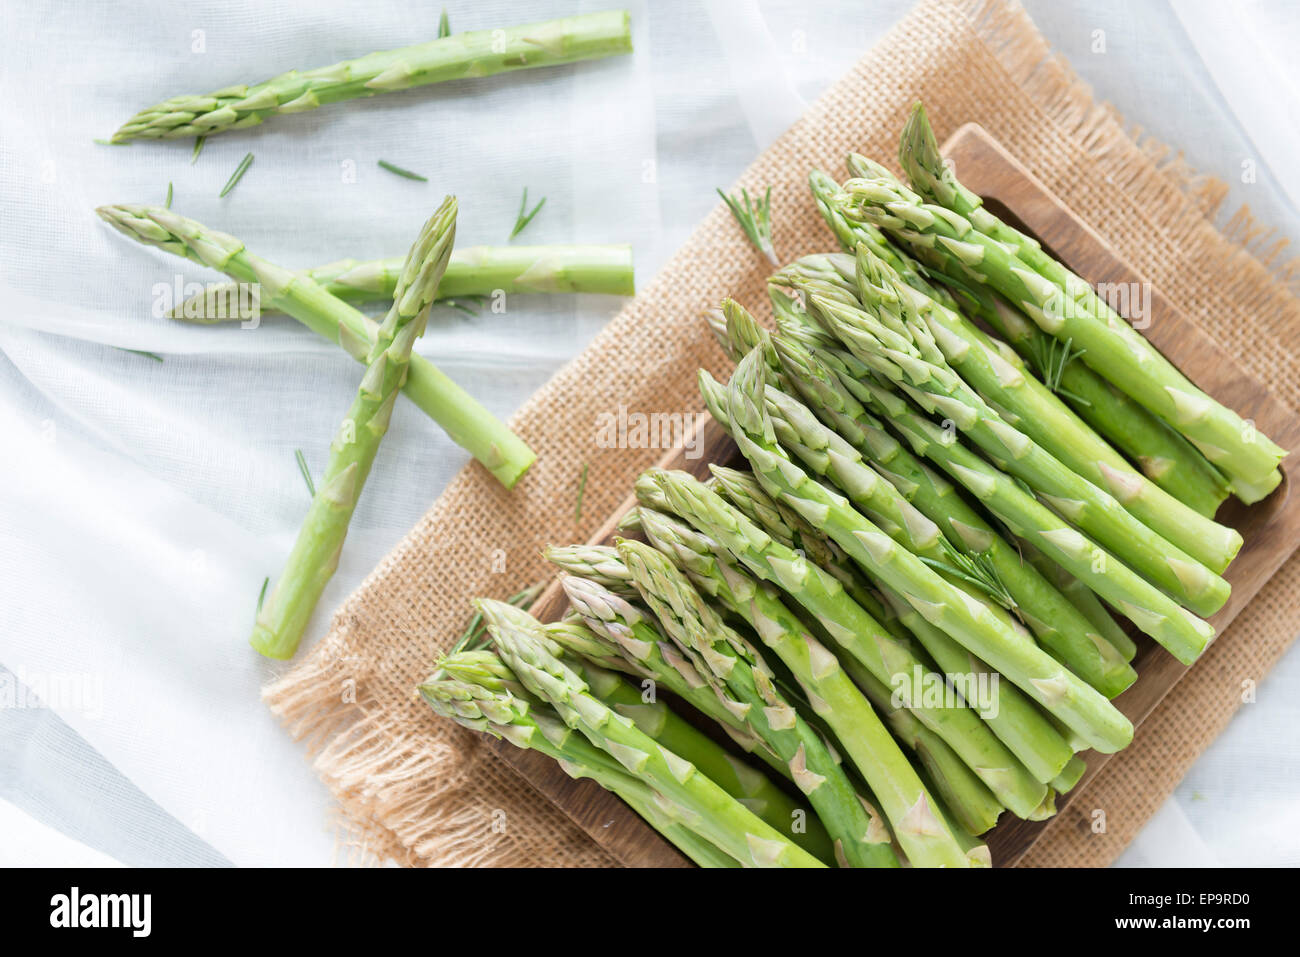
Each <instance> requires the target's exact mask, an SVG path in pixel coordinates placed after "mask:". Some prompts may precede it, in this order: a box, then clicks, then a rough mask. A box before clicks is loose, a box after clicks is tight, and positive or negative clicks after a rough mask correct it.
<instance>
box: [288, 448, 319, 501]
mask: <svg viewBox="0 0 1300 957" xmlns="http://www.w3.org/2000/svg"><path fill="white" fill-rule="evenodd" d="M293 454H294V457H295V458H297V459H298V471H300V472H302V480H303V481H304V482H306V483H307V491H308V492H311V497H312V498H315V497H316V483H315V482H313V481H312V480H311V469H309V468H307V457H306V456H305V455H303V454H302V449H294V450H293Z"/></svg>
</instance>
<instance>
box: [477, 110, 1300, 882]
mask: <svg viewBox="0 0 1300 957" xmlns="http://www.w3.org/2000/svg"><path fill="white" fill-rule="evenodd" d="M943 152H944V154H945V155H946V156H947V157H948V158H949V160H950V161H951V162H952V163H953V164H954V166H955V168H956V169H957V170H958V171H959V175H960V177H961V180H962V183H963V184H964V185H966V186H967V187H968V188H970V189H971V190H973V191H974V192H976V193H978V194H980V195H981V196H983V197H984V198H985V201H986V203H987V204H988V205H989V208H990V209H991V210H992V211H993V212H995V213H997V214H998V215H1000V216H1003V217H1004V218H1005V219H1007V220H1008V221H1009V222H1012V223H1014V224H1015V225H1017V226H1020V227H1021V228H1023V229H1024V230H1025V231H1026V232H1028V233H1031V234H1032V235H1034V236H1036V237H1037V238H1038V239H1039V241H1041V242H1042V243H1043V245H1044V246H1045V247H1046V248H1048V249H1049V250H1050V251H1051V252H1052V253H1053V254H1055V255H1056V257H1057V258H1058V259H1060V260H1061V261H1062V262H1064V263H1065V264H1067V265H1068V266H1069V267H1070V268H1071V269H1072V270H1073V271H1074V272H1076V273H1078V274H1079V275H1080V276H1082V277H1083V278H1084V279H1086V280H1088V282H1090V283H1093V284H1098V283H1103V282H1109V283H1141V282H1143V280H1142V278H1141V276H1139V275H1138V274H1137V273H1136V272H1135V271H1134V270H1133V269H1132V268H1131V267H1130V266H1129V265H1128V264H1127V263H1125V262H1124V261H1123V259H1121V258H1120V256H1119V254H1118V253H1116V252H1115V250H1114V249H1113V248H1112V247H1111V246H1110V245H1109V244H1108V243H1107V242H1106V241H1105V240H1104V239H1102V237H1101V236H1100V235H1099V234H1098V233H1097V232H1096V231H1095V230H1094V229H1093V228H1092V227H1091V226H1089V225H1088V224H1087V223H1086V222H1084V221H1083V220H1082V219H1080V218H1079V216H1078V215H1076V214H1075V213H1074V212H1073V211H1071V210H1070V208H1069V206H1068V205H1067V204H1066V203H1065V202H1064V201H1063V200H1062V198H1060V197H1058V196H1056V195H1054V194H1053V193H1052V192H1050V191H1049V190H1048V189H1047V188H1046V187H1045V186H1044V185H1043V184H1042V183H1041V182H1039V181H1038V180H1037V179H1036V178H1035V177H1034V175H1033V173H1032V172H1030V171H1029V170H1028V169H1026V168H1025V167H1024V166H1022V165H1021V164H1020V163H1019V162H1018V161H1017V160H1016V159H1015V158H1014V157H1013V156H1011V155H1010V154H1009V153H1007V151H1006V150H1004V149H1003V148H1002V147H1001V146H1000V145H998V143H997V142H996V141H995V140H994V139H993V138H992V137H991V136H990V135H989V134H988V133H987V132H985V130H984V129H983V128H982V127H980V126H978V125H976V124H973V123H972V124H967V125H966V126H963V127H962V128H961V129H959V130H957V132H956V133H954V134H953V136H952V137H951V138H950V139H949V140H948V142H947V143H946V144H945V145H944V150H943ZM705 305H707V304H704V303H701V307H704V306H705ZM1142 332H1143V334H1144V335H1145V336H1146V337H1147V338H1148V339H1149V340H1151V342H1152V343H1153V344H1154V345H1155V346H1156V347H1157V348H1158V349H1159V350H1160V351H1161V352H1162V353H1164V355H1165V356H1166V357H1167V358H1168V359H1169V360H1170V361H1172V362H1173V363H1174V365H1176V366H1178V368H1179V369H1181V370H1182V372H1183V373H1184V374H1185V375H1186V376H1187V377H1188V378H1189V379H1191V380H1192V381H1193V382H1195V383H1196V384H1197V385H1198V386H1200V388H1201V389H1203V390H1204V391H1205V392H1207V393H1209V394H1210V395H1212V396H1214V397H1215V398H1216V399H1218V400H1219V401H1220V402H1222V403H1223V404H1224V405H1227V406H1229V407H1230V408H1232V409H1234V410H1236V411H1237V412H1238V413H1239V414H1240V415H1241V416H1243V417H1244V418H1247V419H1251V420H1253V421H1254V423H1255V425H1256V427H1257V428H1258V429H1259V430H1260V431H1261V432H1263V433H1264V434H1266V435H1268V436H1269V437H1270V438H1272V439H1273V440H1274V441H1275V442H1277V443H1278V444H1279V445H1281V446H1282V447H1283V448H1285V449H1287V450H1288V451H1289V452H1291V455H1290V456H1289V457H1288V458H1287V460H1286V462H1285V464H1284V469H1283V472H1284V479H1283V482H1282V484H1281V485H1280V486H1279V487H1278V488H1277V490H1276V491H1274V493H1273V494H1272V495H1270V496H1269V497H1268V498H1267V499H1265V500H1264V501H1262V502H1259V503H1256V504H1255V505H1252V506H1249V507H1247V506H1243V505H1241V503H1239V502H1237V501H1236V500H1235V499H1234V500H1230V501H1229V502H1227V503H1225V504H1224V506H1223V508H1222V509H1220V511H1219V515H1218V519H1219V521H1221V522H1224V523H1225V524H1228V525H1231V526H1233V527H1234V528H1236V529H1237V530H1238V531H1240V532H1241V535H1242V538H1243V539H1244V542H1245V544H1244V545H1243V546H1242V549H1241V552H1240V553H1239V554H1238V555H1237V558H1236V559H1235V560H1234V561H1233V563H1232V564H1231V565H1230V566H1229V568H1228V570H1227V572H1226V573H1225V575H1224V577H1225V578H1226V579H1227V580H1228V582H1229V583H1230V584H1231V585H1232V595H1231V597H1230V598H1229V599H1228V602H1227V604H1226V605H1224V607H1223V608H1222V609H1220V611H1219V612H1218V613H1217V614H1216V615H1214V616H1213V617H1212V618H1211V619H1210V622H1211V623H1212V624H1213V625H1214V626H1215V628H1216V630H1217V631H1218V633H1219V635H1220V636H1221V637H1220V638H1219V639H1217V640H1220V641H1231V640H1232V634H1231V632H1229V633H1228V634H1226V635H1225V634H1224V631H1225V630H1226V629H1227V627H1228V624H1229V623H1230V622H1231V621H1232V620H1233V618H1235V617H1236V616H1237V614H1238V613H1239V612H1240V611H1241V610H1242V609H1243V608H1244V607H1245V606H1246V604H1247V603H1248V602H1249V601H1250V600H1251V599H1252V598H1253V597H1254V596H1255V594H1256V593H1257V592H1258V591H1259V590H1260V588H1261V587H1262V586H1263V585H1264V583H1265V582H1266V581H1268V579H1269V577H1270V576H1271V575H1272V574H1273V573H1274V572H1275V571H1277V569H1278V568H1279V567H1280V566H1281V565H1282V563H1283V562H1284V561H1286V559H1287V558H1288V557H1289V556H1290V555H1291V553H1292V552H1293V551H1294V550H1295V548H1296V546H1297V545H1298V544H1300V501H1298V500H1297V499H1295V498H1292V497H1291V484H1292V482H1293V480H1294V478H1295V472H1296V470H1297V469H1300V454H1297V451H1300V420H1298V419H1297V416H1296V414H1295V413H1294V412H1292V411H1291V410H1290V409H1288V408H1287V407H1286V406H1284V405H1283V404H1282V403H1281V402H1279V401H1278V400H1277V399H1276V398H1275V397H1274V396H1273V395H1272V394H1270V393H1269V391H1268V390H1267V389H1266V388H1265V387H1264V386H1263V385H1262V384H1261V383H1260V382H1259V381H1258V380H1256V379H1254V378H1253V377H1251V376H1250V375H1248V374H1247V373H1246V372H1245V371H1244V370H1243V369H1242V368H1241V367H1240V365H1238V364H1237V363H1236V362H1235V361H1234V360H1233V357H1232V356H1229V355H1226V354H1225V353H1224V352H1223V349H1222V347H1221V346H1220V345H1219V344H1218V343H1216V342H1214V341H1213V340H1212V339H1211V338H1210V337H1209V336H1208V335H1207V334H1206V333H1205V332H1204V331H1203V330H1202V329H1201V328H1200V327H1199V326H1197V325H1196V324H1195V323H1193V322H1191V321H1190V320H1188V319H1187V318H1186V317H1185V316H1183V315H1182V314H1181V313H1179V312H1178V311H1177V310H1176V309H1175V308H1174V307H1173V306H1172V305H1171V304H1170V303H1169V302H1168V300H1166V299H1165V298H1164V297H1163V296H1162V295H1161V294H1160V291H1159V290H1158V289H1153V291H1152V294H1151V303H1150V322H1149V324H1148V325H1147V327H1146V328H1145V329H1142ZM697 434H698V437H699V440H700V446H699V447H700V449H701V451H702V454H700V455H697V456H694V457H691V458H687V457H686V456H685V455H684V454H683V452H682V450H681V449H677V450H674V451H673V452H670V453H669V454H668V455H666V456H665V457H664V459H663V461H662V462H660V463H659V464H660V465H661V467H663V468H666V469H682V470H684V471H687V472H690V473H691V474H693V475H695V476H697V477H699V478H708V477H709V471H708V465H709V463H710V462H718V463H723V464H728V465H737V464H742V463H740V462H738V460H739V458H740V456H739V452H738V450H737V449H736V447H735V445H734V444H733V443H732V441H731V439H730V438H729V437H728V436H727V435H726V434H725V433H724V432H723V431H722V429H721V428H720V427H719V426H718V425H717V423H715V422H714V421H713V420H712V419H708V418H705V419H703V420H702V424H701V425H700V426H699V428H698V430H697ZM635 505H636V500H635V498H634V497H633V496H631V495H629V496H628V498H627V500H626V501H625V502H624V504H623V505H622V506H620V507H619V509H618V510H617V511H616V512H615V514H613V515H611V516H610V517H609V520H608V521H607V522H606V523H605V525H604V527H603V528H602V529H601V530H600V531H599V532H598V533H597V534H596V536H595V537H593V539H592V541H593V542H600V543H607V542H609V541H610V540H611V539H612V538H613V537H614V536H615V531H616V527H617V524H618V522H619V521H620V520H621V519H622V518H623V516H624V515H625V514H627V512H628V511H630V510H631V509H632V508H633V507H634V506H635ZM566 611H567V602H566V600H565V597H564V594H563V592H562V591H561V590H560V588H559V585H558V584H557V583H553V584H552V585H551V586H550V587H548V588H547V589H546V591H544V592H543V593H542V594H541V595H540V596H539V597H538V599H537V602H536V603H535V604H534V605H533V608H532V612H533V614H535V615H536V616H537V617H538V618H540V619H541V620H543V621H552V620H555V619H557V618H560V617H561V616H563V615H564V614H565V612H566ZM1135 638H1136V639H1137V641H1138V653H1137V656H1136V657H1135V658H1134V660H1133V667H1134V668H1135V669H1136V670H1137V672H1138V680H1137V682H1136V683H1134V685H1133V686H1132V687H1130V688H1129V689H1128V690H1127V691H1125V692H1124V693H1123V694H1122V695H1120V696H1119V697H1118V698H1116V699H1115V703H1116V705H1117V706H1118V707H1119V708H1120V710H1121V711H1123V712H1124V714H1125V715H1127V716H1128V717H1129V719H1130V720H1131V721H1132V722H1133V724H1134V726H1137V725H1139V724H1141V723H1142V721H1143V720H1144V719H1145V718H1146V717H1147V715H1149V714H1150V713H1151V711H1152V710H1153V709H1154V708H1155V706H1156V705H1157V704H1158V703H1159V702H1160V700H1161V699H1162V698H1163V697H1164V696H1165V695H1166V694H1168V693H1169V691H1170V689H1172V688H1173V686H1174V685H1175V684H1177V683H1178V680H1179V679H1180V678H1182V676H1183V675H1184V674H1186V673H1187V670H1188V669H1187V667H1185V666H1184V665H1182V664H1179V662H1178V661H1177V660H1176V659H1175V658H1174V657H1173V656H1172V655H1170V654H1169V653H1167V652H1166V651H1165V650H1164V649H1163V648H1161V647H1160V646H1159V645H1157V644H1155V643H1154V642H1152V641H1150V640H1149V639H1147V638H1146V637H1145V636H1144V635H1140V634H1138V635H1135ZM1193 667H1195V666H1193ZM494 744H495V747H496V749H497V751H498V753H499V754H500V755H501V757H502V758H503V759H504V760H505V761H506V762H507V763H508V764H509V765H510V766H511V767H513V768H514V769H515V770H516V771H517V772H518V773H519V774H520V775H522V776H523V777H524V779H525V780H527V781H528V782H529V783H530V784H532V785H533V787H535V788H536V789H537V790H538V791H539V792H541V794H542V795H543V796H544V797H545V798H547V799H549V800H551V801H553V802H554V803H555V804H556V805H557V806H558V807H559V808H560V809H561V810H562V811H564V812H565V814H567V815H568V816H569V817H570V818H571V819H572V820H573V821H574V823H576V824H577V825H578V826H579V827H581V828H582V829H583V830H584V831H586V832H587V833H588V834H589V835H590V836H591V837H592V839H593V840H595V841H596V843H598V844H600V845H601V846H602V847H603V848H605V850H607V851H608V852H609V853H610V855H611V856H613V857H614V858H615V859H616V860H618V861H620V862H621V863H623V864H625V865H627V866H630V867H688V866H690V864H689V862H688V861H686V859H685V858H683V857H682V855H681V854H679V853H678V852H677V850H676V849H675V848H673V847H672V846H671V845H670V844H668V843H667V842H666V841H665V840H664V839H663V838H662V837H660V836H659V834H658V832H656V831H655V830H654V829H653V828H651V827H650V826H649V825H647V824H646V823H645V822H644V821H642V820H641V818H640V817H638V816H637V815H636V814H635V813H634V812H633V811H632V810H631V809H630V808H628V807H627V805H625V804H624V803H623V802H622V801H620V800H619V799H618V798H616V797H614V795H613V794H611V793H610V792H608V791H606V790H604V789H603V788H601V787H600V786H598V785H596V784H594V783H593V782H591V781H574V780H572V779H571V778H569V777H568V776H567V775H566V774H565V773H564V772H563V771H561V770H560V768H559V766H558V765H557V764H556V763H555V762H554V761H552V760H550V759H549V758H546V757H543V756H542V755H540V754H538V753H537V752H535V751H522V750H520V749H518V748H516V747H514V746H513V745H510V744H507V743H505V742H500V741H498V742H495V743H494ZM1120 754H1123V752H1120ZM1083 757H1084V758H1085V759H1086V761H1087V764H1088V771H1087V773H1086V774H1085V776H1084V778H1083V780H1082V781H1081V782H1080V783H1079V785H1078V786H1076V787H1075V788H1074V790H1073V791H1071V792H1070V793H1069V794H1065V795H1062V796H1060V797H1058V798H1057V808H1058V810H1060V809H1063V808H1064V807H1066V806H1067V805H1068V804H1069V803H1070V801H1071V799H1073V798H1074V797H1075V796H1076V795H1078V794H1079V793H1080V792H1081V791H1082V790H1083V789H1084V787H1085V786H1086V784H1087V782H1088V781H1089V780H1090V779H1091V778H1092V777H1093V776H1095V775H1096V774H1097V773H1098V772H1099V771H1100V770H1101V768H1102V767H1103V766H1104V765H1105V764H1106V762H1107V761H1109V760H1111V759H1112V757H1114V756H1113V755H1107V754H1098V753H1097V752H1095V751H1088V752H1086V753H1085V754H1084V755H1083ZM1046 824H1047V822H1045V821H1043V822H1034V821H1022V820H1019V819H1018V818H1015V817H1013V816H1011V815H1010V814H1009V813H1007V814H1004V815H1003V816H1002V822H1001V823H1000V824H998V826H997V827H995V828H994V829H993V830H992V831H990V832H989V833H988V834H987V835H985V838H986V840H987V841H988V844H989V848H990V850H991V851H992V854H993V861H994V864H995V865H996V866H1000V867H1006V866H1012V865H1014V864H1015V863H1016V862H1017V861H1019V860H1020V858H1021V857H1023V856H1024V854H1025V852H1026V851H1028V850H1029V848H1030V847H1032V846H1033V843H1034V841H1035V840H1037V839H1038V837H1039V836H1040V835H1041V834H1042V832H1043V828H1044V827H1045V826H1046Z"/></svg>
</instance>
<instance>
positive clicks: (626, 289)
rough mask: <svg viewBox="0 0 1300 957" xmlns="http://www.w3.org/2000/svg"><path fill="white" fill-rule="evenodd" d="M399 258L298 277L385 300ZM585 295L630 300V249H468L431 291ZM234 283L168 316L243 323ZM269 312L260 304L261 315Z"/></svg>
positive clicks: (455, 256) (331, 266)
mask: <svg viewBox="0 0 1300 957" xmlns="http://www.w3.org/2000/svg"><path fill="white" fill-rule="evenodd" d="M401 268H402V260H401V259H399V258H392V259H373V260H369V261H366V262H362V261H360V260H356V259H340V260H339V261H338V262H332V263H328V264H327V265H324V266H317V267H316V268H314V269H308V270H306V271H305V275H306V276H307V278H309V279H310V280H311V281H312V282H314V283H316V284H317V285H318V286H322V287H323V288H324V289H325V291H326V292H328V293H329V294H330V295H332V296H335V297H336V298H339V299H342V300H344V301H345V302H374V301H383V300H387V299H392V297H393V288H394V286H395V285H396V283H397V274H398V273H399V272H400V271H401ZM498 290H499V291H501V292H505V293H513V292H547V293H561V292H586V293H603V294H605V295H611V296H630V295H632V294H633V293H634V292H635V291H636V290H635V288H634V284H633V273H632V247H631V246H472V247H470V248H469V249H457V250H454V251H453V252H452V254H451V262H449V263H448V264H447V273H446V275H445V276H443V278H442V285H441V286H439V287H438V298H439V299H441V300H446V299H457V298H462V297H470V296H491V295H493V294H494V293H496V292H497V291H498ZM238 295H239V287H238V285H237V284H236V283H228V282H227V283H213V284H210V285H208V286H207V287H206V288H205V289H204V290H203V292H201V293H198V294H197V295H194V296H191V297H190V298H189V299H186V300H185V301H184V302H182V303H180V304H179V305H177V306H176V307H175V308H174V309H173V310H172V312H171V317H172V318H173V319H180V320H182V321H184V322H194V323H201V324H207V323H214V322H223V321H228V320H238V319H242V318H246V317H245V316H241V315H240V311H239V309H238V308H236V305H237V303H238ZM274 311H276V310H275V309H274V308H272V307H271V306H270V304H266V305H264V306H263V307H262V309H261V312H262V313H263V314H266V313H268V312H274Z"/></svg>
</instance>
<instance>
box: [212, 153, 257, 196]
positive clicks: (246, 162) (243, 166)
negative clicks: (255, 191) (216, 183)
mask: <svg viewBox="0 0 1300 957" xmlns="http://www.w3.org/2000/svg"><path fill="white" fill-rule="evenodd" d="M252 165H253V154H252V153H249V154H248V155H247V156H245V157H244V158H243V159H242V160H240V161H239V165H238V166H236V167H235V171H234V172H233V173H231V174H230V179H228V180H227V181H226V185H225V186H223V187H222V188H221V192H220V193H218V194H217V198H218V199H220V198H221V197H223V196H225V195H226V194H227V193H229V192H230V191H231V190H232V189H234V188H235V184H236V183H238V182H239V181H240V180H241V179H243V178H244V174H245V173H247V172H248V167H250V166H252Z"/></svg>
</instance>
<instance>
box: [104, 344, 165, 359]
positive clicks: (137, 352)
mask: <svg viewBox="0 0 1300 957" xmlns="http://www.w3.org/2000/svg"><path fill="white" fill-rule="evenodd" d="M113 348H115V349H117V350H118V351H119V352H129V353H131V355H133V356H144V357H145V358H146V359H152V360H153V361H154V362H162V361H163V357H162V356H160V355H158V353H156V352H145V351H144V350H143V349H123V348H122V347H121V346H114V347H113Z"/></svg>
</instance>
